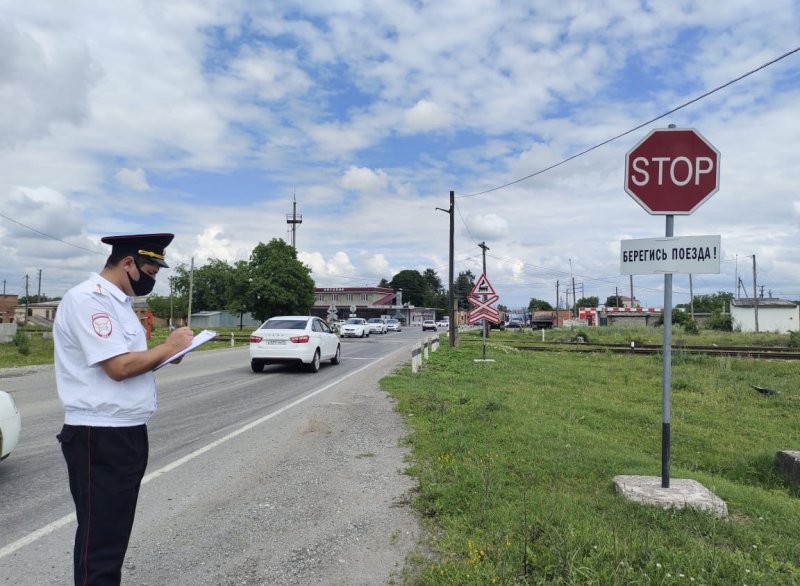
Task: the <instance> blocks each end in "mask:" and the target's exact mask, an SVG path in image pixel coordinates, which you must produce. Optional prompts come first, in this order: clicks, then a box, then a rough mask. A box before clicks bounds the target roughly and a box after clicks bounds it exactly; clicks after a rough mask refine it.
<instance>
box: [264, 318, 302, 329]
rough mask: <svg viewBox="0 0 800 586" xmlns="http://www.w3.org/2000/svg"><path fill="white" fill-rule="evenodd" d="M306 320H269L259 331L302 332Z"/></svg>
mask: <svg viewBox="0 0 800 586" xmlns="http://www.w3.org/2000/svg"><path fill="white" fill-rule="evenodd" d="M307 323H308V320H307V319H280V318H279V319H269V320H267V321H265V322H264V325H262V326H261V327H260V328H259V329H261V330H304V329H306V324H307Z"/></svg>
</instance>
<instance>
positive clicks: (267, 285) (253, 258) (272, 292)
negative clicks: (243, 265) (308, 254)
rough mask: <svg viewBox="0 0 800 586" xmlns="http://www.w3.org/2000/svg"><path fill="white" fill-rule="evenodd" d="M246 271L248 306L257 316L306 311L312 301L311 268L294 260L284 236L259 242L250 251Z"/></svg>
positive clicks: (305, 312)
mask: <svg viewBox="0 0 800 586" xmlns="http://www.w3.org/2000/svg"><path fill="white" fill-rule="evenodd" d="M248 275H249V276H248V277H247V279H248V285H247V291H248V299H249V302H248V303H247V307H249V309H250V311H251V312H252V313H253V316H255V318H256V319H259V320H262V321H263V320H266V319H267V318H268V317H272V316H275V315H293V314H300V315H307V314H308V312H309V310H310V308H311V306H312V305H314V280H313V279H312V278H311V270H310V269H309V268H308V267H307V266H306V265H304V264H303V263H301V262H300V261H299V260H297V251H295V249H294V248H292V247H291V246H290V245H289V244H287V243H286V242H284V241H283V240H280V239H277V238H273V239H272V240H270V241H269V244H264V243H263V242H259V243H258V245H257V246H256V247H255V248H254V249H253V252H252V253H251V254H250V262H249V263H248ZM240 277H241V275H240Z"/></svg>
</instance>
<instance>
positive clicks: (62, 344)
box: [53, 234, 192, 586]
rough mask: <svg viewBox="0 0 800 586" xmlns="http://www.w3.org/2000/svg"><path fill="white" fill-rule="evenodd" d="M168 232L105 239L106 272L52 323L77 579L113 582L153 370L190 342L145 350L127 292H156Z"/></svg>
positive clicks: (142, 458) (140, 462) (126, 534)
mask: <svg viewBox="0 0 800 586" xmlns="http://www.w3.org/2000/svg"><path fill="white" fill-rule="evenodd" d="M173 237H174V236H173V235H172V234H141V235H132V236H107V237H105V238H103V239H102V241H103V242H104V243H106V244H110V245H111V247H112V248H111V255H110V256H109V257H108V260H107V261H106V264H105V267H104V268H103V270H102V271H101V272H100V273H99V274H97V273H92V274H91V275H90V276H89V279H88V280H86V281H84V282H83V283H81V284H80V285H77V286H76V287H73V288H72V289H70V290H69V291H68V292H67V293H66V295H64V298H63V299H62V300H61V302H60V304H59V307H58V312H57V315H56V318H55V324H54V326H53V338H54V341H55V373H56V385H57V387H58V396H59V399H60V400H61V404H62V405H63V407H64V427H63V428H62V429H61V433H60V434H59V435H58V440H59V442H60V443H61V451H62V452H63V454H64V459H65V460H66V463H67V471H68V473H69V488H70V492H71V493H72V498H73V500H74V501H75V512H76V514H77V518H78V529H77V531H76V533H75V547H74V557H73V565H74V576H75V584H76V586H77V585H81V586H87V585H107V584H115V585H116V584H119V583H120V580H121V573H122V563H123V560H124V559H125V552H126V550H127V548H128V540H129V538H130V534H131V528H132V527H133V518H134V513H135V510H136V500H137V498H138V495H139V487H140V485H141V481H142V477H143V476H144V471H145V467H146V465H147V456H148V442H147V425H146V424H147V420H148V419H149V418H150V416H151V415H152V414H153V412H154V411H155V409H156V386H155V378H154V376H153V372H152V371H153V368H155V367H156V366H158V365H159V364H161V363H162V362H163V361H164V360H167V359H168V358H169V357H171V356H173V355H174V354H175V353H176V352H179V351H180V350H183V349H184V348H186V347H187V346H188V345H189V344H190V343H191V340H192V331H191V330H190V329H189V328H178V329H176V330H175V331H173V332H172V333H171V334H170V335H169V337H168V338H167V339H166V341H165V342H164V343H163V344H160V345H158V346H155V347H153V348H150V349H149V350H148V349H147V340H146V338H145V332H144V329H143V328H142V325H141V323H140V322H139V319H138V318H137V317H136V314H135V313H134V311H133V298H134V297H138V296H141V295H147V294H148V293H150V291H152V290H153V286H154V285H155V277H156V274H157V273H158V271H159V269H160V268H161V267H166V266H168V265H167V263H166V262H165V261H164V250H165V248H166V247H167V245H169V243H170V242H171V241H172V239H173Z"/></svg>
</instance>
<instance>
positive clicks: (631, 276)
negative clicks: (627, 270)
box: [628, 275, 634, 307]
mask: <svg viewBox="0 0 800 586" xmlns="http://www.w3.org/2000/svg"><path fill="white" fill-rule="evenodd" d="M628 276H629V277H630V278H631V307H633V299H634V297H633V275H628Z"/></svg>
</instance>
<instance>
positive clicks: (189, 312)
mask: <svg viewBox="0 0 800 586" xmlns="http://www.w3.org/2000/svg"><path fill="white" fill-rule="evenodd" d="M193 286H194V257H192V262H191V264H190V265H189V308H188V309H187V310H186V326H187V327H190V328H191V327H192V288H193Z"/></svg>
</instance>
